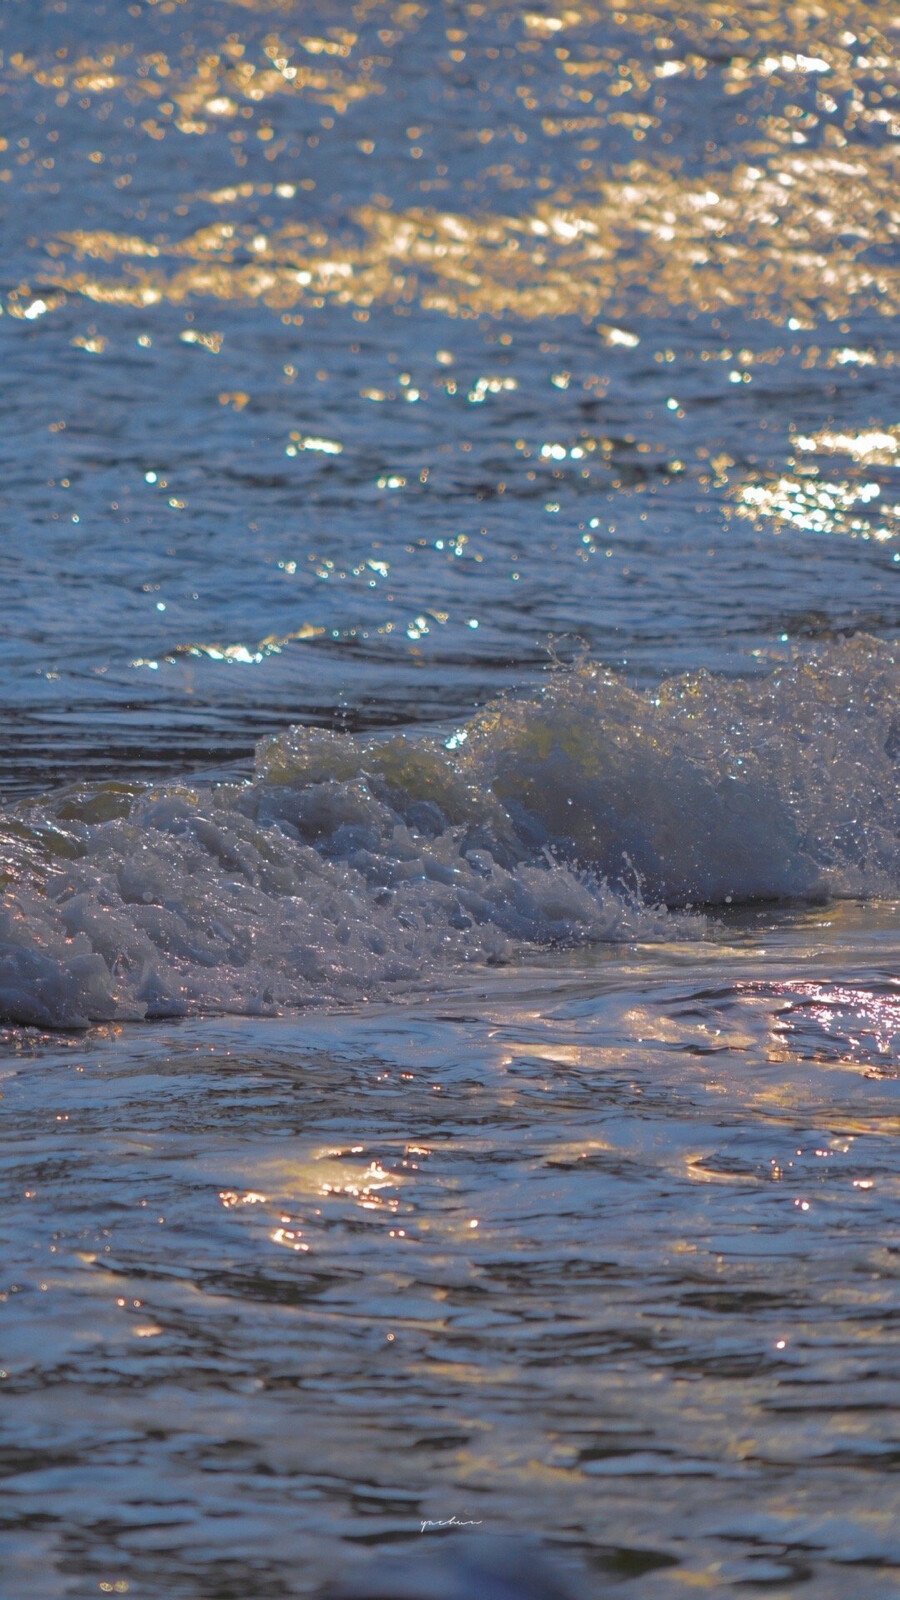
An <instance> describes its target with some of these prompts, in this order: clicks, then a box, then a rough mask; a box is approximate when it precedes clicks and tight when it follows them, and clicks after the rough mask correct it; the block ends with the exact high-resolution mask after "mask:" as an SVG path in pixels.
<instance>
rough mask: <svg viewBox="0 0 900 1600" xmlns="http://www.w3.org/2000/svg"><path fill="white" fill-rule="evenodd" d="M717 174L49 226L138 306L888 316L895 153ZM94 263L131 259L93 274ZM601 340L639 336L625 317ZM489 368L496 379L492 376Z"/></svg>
mask: <svg viewBox="0 0 900 1600" xmlns="http://www.w3.org/2000/svg"><path fill="white" fill-rule="evenodd" d="M716 183H717V188H716V189H715V190H713V189H710V188H709V186H708V185H707V184H705V183H703V182H701V183H699V184H698V183H697V181H696V180H695V179H693V178H692V177H690V176H689V175H688V174H686V173H683V172H681V171H680V170H679V169H677V168H674V167H673V168H672V169H671V170H669V169H666V168H664V167H660V166H652V165H650V164H648V163H646V162H640V161H636V162H634V163H632V166H631V169H630V171H629V173H628V175H627V176H626V177H624V178H622V179H618V180H610V179H601V180H600V181H599V182H598V183H597V184H596V185H595V192H593V193H591V191H590V187H589V186H588V184H587V183H586V184H585V190H584V192H583V193H582V196H581V198H580V199H579V201H578V203H577V205H576V204H574V203H573V202H572V201H571V199H568V200H567V199H566V198H565V197H564V196H563V195H562V194H560V195H559V196H558V197H557V199H556V200H550V199H548V200H544V201H538V203H537V205H536V207H535V208H534V209H533V210H532V211H530V212H525V213H523V214H520V215H515V214H506V213H499V212H493V213H486V214H475V215H463V214H458V213H451V212H441V211H435V210H430V209H424V208H413V209H411V210H407V211H395V210H393V209H390V207H389V206H387V205H385V204H379V205H374V204H368V205H364V206H361V207H359V208H357V210H356V211H355V212H354V213H353V215H352V217H351V218H350V222H351V224H352V233H351V231H349V230H348V232H347V233H346V234H345V233H342V232H340V231H338V232H336V233H334V234H329V233H328V232H327V231H326V230H325V228H324V225H323V224H322V223H321V222H318V221H316V222H305V221H304V220H303V217H302V212H301V213H300V214H299V215H296V216H295V217H294V218H292V219H291V220H290V221H287V222H283V223H281V225H280V226H276V227H274V228H272V229H271V230H269V231H268V232H267V233H265V234H262V233H260V232H259V230H258V228H257V227H256V226H255V225H254V224H253V223H252V222H248V223H245V222H241V221H239V220H238V219H237V218H235V220H234V221H233V222H227V223H226V222H221V223H216V224H214V225H211V226H204V227H202V228H200V229H197V230H195V231H194V232H193V233H189V234H187V235H186V236H185V237H183V238H173V237H171V236H169V237H167V236H165V235H159V236H158V237H157V238H156V239H154V240H152V241H151V240H149V239H143V238H141V237H137V236H131V235H128V236H125V235H119V234H116V233H113V232H111V231H109V230H96V231H91V230H88V229H78V230H75V231H70V232H65V233H61V234H59V235H58V236H57V237H56V238H55V239H52V240H50V241H49V243H48V245H47V254H48V260H47V263H46V268H45V271H44V274H43V276H44V281H46V282H47V283H48V284H49V285H51V286H52V288H53V289H54V290H55V291H57V292H59V291H65V292H67V293H70V294H78V295H82V296H84V297H85V298H87V299H88V300H91V301H93V302H95V303H106V304H111V305H132V306H142V307H150V306H153V305H157V304H159V303H160V302H162V301H168V302H169V303H171V304H174V305H184V304H186V303H188V302H190V301H191V300H193V299H196V298H199V297H207V298H211V299H214V300H220V301H224V302H229V301H236V302H239V301H252V300H262V301H263V302H264V303H265V304H267V305H269V306H270V307H271V308H272V309H273V310H279V311H282V312H287V311H289V310H290V311H293V310H294V309H295V308H298V307H306V306H312V307H316V306H321V305H324V304H325V303H326V301H332V302H334V303H336V304H338V305H346V306H351V307H356V308H358V309H360V310H365V309H367V308H369V307H372V306H373V305H376V304H379V303H384V304H401V303H408V302H409V301H410V300H415V301H418V303H419V304H420V305H421V306H422V307H423V308H425V309H428V310H432V311H439V312H444V313H445V314H446V315H448V316H452V317H458V316H463V315H466V314H472V315H479V314H482V313H491V314H501V313H513V314H515V315H516V316H520V317H523V318H527V319H534V318H539V317H545V316H558V315H566V314H575V315H578V316H581V317H583V318H585V319H592V318H602V317H603V313H604V312H605V311H608V309H609V307H610V305H614V304H615V303H616V302H617V301H619V300H623V299H624V297H625V296H626V295H628V296H629V297H630V301H631V304H632V308H633V309H637V310H640V311H643V312H652V311H659V310H660V309H661V308H666V307H671V306H673V305H675V306H680V305H689V306H694V307H696V308H697V309H699V310H701V311H707V312H715V311H717V310H722V309H724V308H727V307H729V306H736V305H740V306H743V307H744V308H745V309H746V310H747V311H748V312H749V313H751V314H755V315H759V316H762V317H765V318H768V319H769V320H772V321H776V322H783V321H784V318H785V315H786V312H792V313H794V315H795V320H798V325H802V324H803V323H804V322H805V320H806V319H807V317H808V315H809V312H810V308H816V311H815V315H823V316H825V317H826V318H829V319H832V320H833V319H837V318H839V317H841V316H843V315H846V314H847V313H849V312H850V311H851V310H854V311H858V310H860V309H862V308H863V307H870V308H871V309H873V310H875V311H877V312H879V313H880V314H881V315H884V316H887V317H892V316H893V315H894V314H895V311H896V306H897V303H898V298H900V277H898V269H897V268H896V267H895V266H893V265H888V264H886V263H881V264H872V263H871V256H872V251H873V248H874V247H875V246H878V245H883V246H885V247H888V246H889V245H890V244H891V242H892V239H893V225H892V222H891V217H892V212H893V199H892V195H893V164H892V160H891V159H890V152H886V151H882V150H881V149H873V150H871V151H869V152H867V153H866V155H865V157H864V158H863V157H860V156H858V155H856V156H854V161H853V162H852V163H849V162H847V161H845V160H840V159H838V158H837V157H835V156H833V155H830V154H828V153H827V152H819V151H816V152H812V151H811V152H805V153H803V154H802V155H793V156H788V157H784V158H783V159H781V160H780V161H779V160H778V159H777V158H773V160H772V161H770V163H769V165H768V167H767V169H766V170H765V171H763V169H761V168H755V167H752V166H737V167H735V168H734V169H732V170H731V171H729V172H725V173H720V174H718V175H717V178H716ZM826 193H827V194H828V195H829V196H830V207H831V210H832V211H834V212H835V213H838V212H840V213H843V214H844V215H846V216H848V217H852V218H853V221H852V223H851V222H848V223H847V224H846V227H845V229H844V236H843V238H842V243H841V245H840V247H838V248H836V247H835V243H834V230H833V222H832V221H831V220H830V214H829V215H826V212H825V211H824V210H823V205H822V197H823V194H826ZM248 255H249V256H250V257H251V259H249V260H246V259H244V258H245V257H246V256H248ZM86 262H90V263H103V264H104V265H106V266H112V267H115V266H117V265H118V266H120V267H121V268H123V269H124V272H123V274H122V275H119V276H116V275H106V274H104V275H99V274H98V273H97V271H96V270H91V269H88V268H86V267H85V266H84V263H86ZM151 262H152V263H154V265H152V266H151V265H150V264H149V263H151ZM608 338H609V342H611V343H622V344H625V343H629V342H631V340H630V336H628V335H625V334H623V333H622V332H621V331H620V330H616V329H612V330H611V331H610V333H609V335H608ZM198 342H199V338H198ZM481 381H483V382H484V384H485V388H486V392H491V381H492V380H491V379H490V378H488V379H486V380H481ZM500 381H501V382H502V380H500ZM480 397H481V396H479V398H480Z"/></svg>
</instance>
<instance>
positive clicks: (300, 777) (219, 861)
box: [0, 637, 900, 1027]
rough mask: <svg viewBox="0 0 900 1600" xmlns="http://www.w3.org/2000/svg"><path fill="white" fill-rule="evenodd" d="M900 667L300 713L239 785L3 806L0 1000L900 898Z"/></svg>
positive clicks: (329, 990)
mask: <svg viewBox="0 0 900 1600" xmlns="http://www.w3.org/2000/svg"><path fill="white" fill-rule="evenodd" d="M898 755H900V671H898V659H897V655H896V653H895V652H894V651H893V650H892V649H891V648H890V647H889V646H888V645H885V644H883V643H880V642H879V641H877V640H874V639H869V638H865V637H858V638H856V639H853V640H851V641H849V642H845V643H842V644H838V645H832V646H829V647H827V648H824V649H822V650H821V651H819V652H818V653H817V654H816V655H815V656H814V657H811V658H808V659H806V660H802V661H795V662H794V663H793V664H788V665H785V666H783V667H780V668H779V669H778V670H776V671H775V672H773V673H772V674H771V675H770V676H769V677H767V678H762V679H760V678H755V679H741V680H736V681H729V680H724V679H722V678H719V677H715V676H712V675H710V674H706V673H699V674H692V675H688V676H684V677H679V678H675V679H671V680H669V681H667V682H665V683H663V684H662V685H661V686H660V687H659V688H658V689H656V690H653V691H647V692H638V691H635V690H633V689H631V688H629V687H628V686H627V685H626V684H625V683H624V682H623V681H622V680H621V679H619V678H617V677H616V676H614V675H613V674H612V673H610V672H607V671H605V670H604V669H602V668H599V667H597V666H592V665H589V664H582V665H581V666H578V667H575V668H572V669H569V670H567V671H562V670H560V671H557V672H555V673H553V674H551V675H550V676H549V677H548V679H547V682H546V684H545V685H544V687H543V688H542V689H541V691H540V692H537V693H535V694H533V695H531V696H530V697H524V698H511V699H505V700H502V701H498V702H496V703H494V704H493V705H491V706H488V707H487V708H486V709H485V710H483V711H481V712H479V713H478V714H476V715H475V716H473V717H472V718H471V720H470V721H469V722H468V723H467V724H466V725H465V726H464V727H463V728H461V729H460V730H459V732H458V733H457V734H455V735H454V736H453V738H451V739H449V740H447V741H446V742H445V743H441V742H439V741H437V740H434V739H428V738H423V737H421V736H414V735H399V736H394V737H390V738H360V737H356V736H353V735H350V734H335V733H327V732H321V731H318V730H311V729H308V728H300V727H294V728H289V729H287V730H286V731H285V732H284V733H282V734H280V735H278V736H276V737H275V738H272V739H268V740H265V741H263V742H262V743H261V744H260V746H259V747H258V749H257V759H256V774H255V777H254V778H253V780H252V781H251V782H248V783H226V784H221V785H218V786H216V787H209V786H207V787H204V786H199V785H198V786H194V785H192V784H191V783H190V782H187V781H186V782H180V783H168V784H165V785H160V786H155V787H150V788H146V787H140V786H137V785H127V784H114V783H106V784H99V785H96V784H95V785H90V786H84V787H81V788H78V789H74V790H73V789H69V790H66V791H63V792H61V793H59V794H56V795H55V796H52V797H50V798H49V799H48V798H45V799H43V800H42V801H41V802H40V803H32V804H28V805H20V806H18V807H16V808H15V809H13V810H10V811H7V812H5V813H3V814H2V815H0V848H2V852H3V871H4V877H5V882H6V889H5V896H4V909H3V911H2V913H0V1015H2V1016H4V1017H6V1018H8V1019H11V1020H13V1021H18V1022H25V1023H35V1024H38V1025H42V1026H70V1027H71V1026H81V1025H84V1024H86V1023H88V1022H91V1021H99V1020H109V1019H114V1018H141V1017H158V1016H171V1015H180V1014H182V1013H186V1012H192V1011H241V1012H250V1013H267V1012H277V1011H278V1010H281V1009H284V1008H286V1007H292V1006H297V1005H302V1004H305V1003H311V1002H314V1001H323V1000H326V1001H340V1000H350V1001H354V1002H356V1001H360V1000H364V999H367V998H371V997H373V996H375V995H379V994H384V993H387V992H391V991H392V990H394V989H396V987H397V986H398V985H411V984H414V983H417V982H421V981H424V980H427V979H428V978H429V977H430V976H431V975H432V974H434V973H435V972H438V971H445V972H446V971H447V970H448V969H450V968H452V967H453V966H457V965H459V964H462V963H464V962H488V961H503V960H507V959H509V958H510V957H512V956H513V955H514V954H515V953H516V951H517V950H521V949H522V948H523V947H527V946H539V945H552V944H571V943H577V942H589V941H602V940H613V941H626V942H629V941H634V940H658V939H666V938H672V937H675V936H677V937H685V936H686V935H690V934H693V935H694V936H701V935H702V933H703V932H704V929H705V927H706V923H705V921H704V919H703V918H702V917H701V916H699V915H697V914H696V908H697V907H702V906H716V905H723V904H728V903H731V904H735V903H739V902H742V901H748V900H776V899H784V898H817V897H820V896H825V895H860V896H878V895H891V894H893V893H895V892H896V890H897V886H898V883H900V842H898V829H900V796H898V783H897V758H898Z"/></svg>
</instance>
